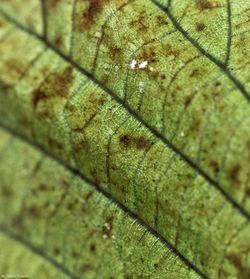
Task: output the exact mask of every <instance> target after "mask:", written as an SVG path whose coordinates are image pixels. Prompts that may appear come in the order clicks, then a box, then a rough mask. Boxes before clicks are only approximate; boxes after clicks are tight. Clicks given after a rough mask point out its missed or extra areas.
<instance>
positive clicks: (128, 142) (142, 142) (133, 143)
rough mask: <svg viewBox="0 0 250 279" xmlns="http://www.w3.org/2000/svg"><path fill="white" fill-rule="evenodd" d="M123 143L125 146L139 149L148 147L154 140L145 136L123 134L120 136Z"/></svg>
mask: <svg viewBox="0 0 250 279" xmlns="http://www.w3.org/2000/svg"><path fill="white" fill-rule="evenodd" d="M119 141H120V143H121V145H122V146H123V147H125V148H129V147H135V148H137V149H148V148H149V147H150V146H151V145H152V144H153V142H152V141H151V140H149V139H147V138H145V137H143V136H140V137H134V136H130V135H122V136H120V138H119Z"/></svg>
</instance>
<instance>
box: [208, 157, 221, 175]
mask: <svg viewBox="0 0 250 279" xmlns="http://www.w3.org/2000/svg"><path fill="white" fill-rule="evenodd" d="M209 165H210V167H211V168H212V170H213V172H214V173H215V174H218V173H219V171H220V166H219V164H218V162H217V161H215V160H211V161H210V162H209Z"/></svg>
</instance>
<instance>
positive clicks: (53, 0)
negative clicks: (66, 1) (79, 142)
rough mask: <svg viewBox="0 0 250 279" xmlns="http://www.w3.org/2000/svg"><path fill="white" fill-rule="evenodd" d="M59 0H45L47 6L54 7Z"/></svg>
mask: <svg viewBox="0 0 250 279" xmlns="http://www.w3.org/2000/svg"><path fill="white" fill-rule="evenodd" d="M58 3H60V0H47V5H48V8H56V6H57V5H58Z"/></svg>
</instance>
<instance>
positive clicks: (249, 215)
mask: <svg viewBox="0 0 250 279" xmlns="http://www.w3.org/2000/svg"><path fill="white" fill-rule="evenodd" d="M151 1H154V0H151ZM0 15H2V16H3V17H4V18H5V19H6V20H8V21H10V22H12V23H13V24H14V25H16V26H17V28H19V29H20V30H22V31H23V32H25V33H27V34H30V35H31V36H33V37H35V38H37V39H38V40H40V41H41V42H43V43H44V44H45V45H47V47H48V48H50V49H51V50H52V51H53V52H54V53H56V54H57V55H58V56H60V57H61V58H62V59H63V60H65V61H66V62H67V63H69V64H70V65H71V66H72V67H74V68H75V69H76V70H78V71H79V72H80V73H81V74H83V75H84V76H85V77H86V78H88V79H89V80H91V81H92V82H93V83H95V84H96V85H98V86H99V88H101V89H102V90H103V91H104V92H106V93H107V94H108V95H110V96H111V97H112V98H113V99H114V100H115V101H116V102H117V103H118V104H120V105H121V106H123V108H124V109H126V110H127V112H128V113H129V114H130V115H131V116H132V117H134V118H135V119H137V120H138V121H139V122H140V123H141V124H142V125H143V126H144V127H145V128H147V129H148V130H149V131H150V132H151V133H152V134H154V135H155V137H157V138H158V139H159V140H161V141H162V142H163V143H164V144H165V145H166V146H167V147H168V148H169V149H171V150H172V151H173V152H175V153H176V154H177V155H178V156H179V157H180V158H181V159H182V160H183V161H185V162H186V163H187V164H188V165H190V166H191V167H192V168H193V169H194V171H196V172H197V173H198V174H200V175H201V176H202V177H203V178H205V180H207V182H208V183H210V184H211V185H212V186H213V187H214V188H215V189H217V190H218V191H219V192H220V193H221V194H222V195H223V196H224V197H225V199H226V200H227V201H228V202H229V203H230V204H231V205H232V206H233V207H234V208H235V209H236V210H238V211H239V213H240V214H241V215H242V216H244V217H245V218H247V219H248V220H250V213H248V212H247V211H246V209H245V208H244V207H242V206H241V205H240V204H239V203H238V202H237V201H235V200H234V198H232V197H231V196H230V194H229V193H228V192H227V191H226V190H225V189H223V188H222V186H221V185H220V184H219V183H218V181H216V180H215V179H214V178H212V177H211V176H210V175H209V174H207V173H206V172H205V171H204V170H203V169H202V168H200V166H199V165H197V164H196V163H195V162H193V161H192V160H191V159H189V158H188V156H187V155H185V154H184V153H183V152H182V151H181V150H179V148H178V147H176V146H175V145H174V144H173V143H172V142H171V141H170V140H169V139H167V138H166V137H165V136H164V135H163V134H162V133H161V132H159V131H158V130H156V128H154V127H153V126H152V125H150V124H148V123H147V122H146V121H145V120H144V119H143V118H142V117H141V116H140V115H139V114H138V113H137V112H136V111H134V110H133V109H132V108H131V107H129V106H128V105H127V104H126V103H124V100H123V99H122V98H121V97H119V96H118V95H116V94H115V93H114V92H113V90H112V89H110V88H108V87H106V86H105V84H103V83H102V82H101V81H100V80H98V79H97V78H96V77H95V76H93V74H92V73H90V72H88V71H87V70H86V69H84V68H82V67H81V66H80V65H78V64H77V63H76V62H74V61H72V60H71V58H70V57H69V56H67V55H65V54H64V53H63V52H61V51H60V50H58V49H56V48H55V47H54V46H53V45H52V44H51V43H50V42H48V41H46V40H45V38H43V37H41V36H40V35H38V34H36V33H35V32H33V31H32V30H30V29H28V28H26V27H25V26H23V25H22V24H21V23H19V22H17V21H16V20H15V19H13V18H12V17H11V16H9V15H7V14H6V13H5V12H3V11H2V10H0Z"/></svg>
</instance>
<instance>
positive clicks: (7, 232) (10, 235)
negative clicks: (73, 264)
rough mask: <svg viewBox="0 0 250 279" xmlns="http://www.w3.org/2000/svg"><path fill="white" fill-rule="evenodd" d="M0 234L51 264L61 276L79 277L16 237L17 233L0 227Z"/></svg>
mask: <svg viewBox="0 0 250 279" xmlns="http://www.w3.org/2000/svg"><path fill="white" fill-rule="evenodd" d="M0 233H2V234H3V235H5V236H6V237H8V238H10V239H12V240H14V241H17V242H18V243H20V244H22V245H23V246H24V247H26V248H27V249H29V250H30V251H31V252H33V253H34V254H36V255H38V256H40V257H41V258H42V259H43V260H46V261H47V262H49V263H50V264H52V265H53V266H54V267H55V268H56V269H57V270H59V271H61V272H62V273H63V274H65V275H67V276H69V278H72V279H79V277H76V276H75V275H74V274H73V273H72V272H70V271H69V270H68V269H67V268H66V267H65V266H63V265H62V264H60V263H59V262H57V261H55V260H54V259H53V258H51V257H50V256H48V255H46V254H45V253H44V251H42V250H41V249H39V248H37V247H35V246H34V245H32V244H31V243H30V242H29V241H27V240H26V239H24V238H22V237H21V236H20V235H18V234H17V233H14V232H12V231H10V230H9V229H7V228H6V227H5V226H3V225H0Z"/></svg>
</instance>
